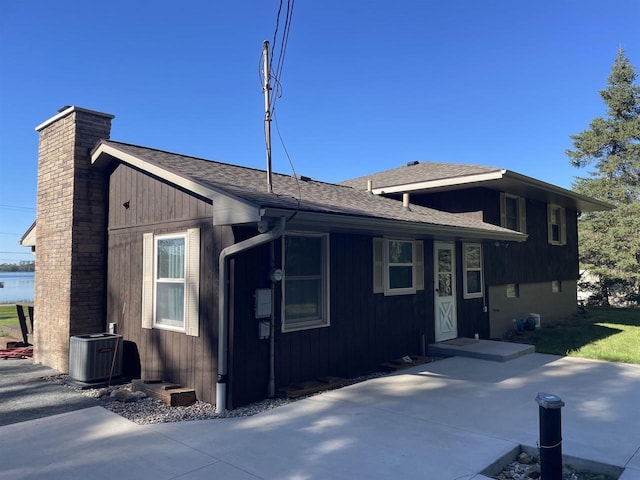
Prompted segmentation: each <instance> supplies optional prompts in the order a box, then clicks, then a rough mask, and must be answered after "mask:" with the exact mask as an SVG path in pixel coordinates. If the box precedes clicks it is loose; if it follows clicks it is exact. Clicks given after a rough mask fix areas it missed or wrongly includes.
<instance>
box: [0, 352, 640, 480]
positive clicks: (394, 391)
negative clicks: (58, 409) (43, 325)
mask: <svg viewBox="0 0 640 480" xmlns="http://www.w3.org/2000/svg"><path fill="white" fill-rule="evenodd" d="M540 391H545V392H549V393H554V394H556V395H559V396H560V397H561V398H562V399H563V400H564V401H565V403H566V406H565V407H564V408H563V410H562V416H563V438H564V443H563V451H564V453H565V454H568V455H572V456H575V457H580V458H585V459H589V460H593V461H599V462H603V463H609V464H613V465H618V466H622V467H627V470H626V471H625V473H624V475H623V477H621V478H622V480H640V468H638V467H639V466H640V454H639V453H638V452H639V451H640V416H638V415H637V405H639V404H640V366H637V365H623V364H613V363H607V362H597V361H590V360H581V359H572V358H562V357H556V356H552V355H541V354H533V355H527V356H524V357H521V358H518V359H516V360H513V361H510V362H504V363H498V362H491V361H484V360H478V359H470V358H462V357H454V358H448V359H445V360H441V361H438V362H434V363H430V364H425V365H420V366H416V367H413V368H411V369H408V370H405V371H402V372H398V373H396V374H392V375H389V376H385V377H382V378H378V379H374V380H370V381H367V382H363V383H360V384H357V385H352V386H349V387H345V388H343V389H340V390H335V391H332V392H327V393H324V394H321V395H317V396H314V397H309V398H307V399H304V400H300V401H298V402H295V403H291V404H288V405H285V406H283V407H279V408H277V409H274V410H271V411H268V412H264V413H262V414H260V415H256V416H253V417H245V418H233V419H225V420H208V421H197V422H183V423H173V424H157V425H150V426H139V425H135V424H133V423H130V422H128V421H127V420H124V419H122V418H121V417H118V416H117V415H114V414H112V413H110V412H107V411H106V410H104V409H102V408H100V407H95V408H90V409H84V410H80V411H77V412H71V413H65V414H62V415H56V416H53V417H49V418H43V419H39V420H32V421H29V422H24V423H19V424H14V425H9V426H5V427H0V452H1V453H2V456H3V458H5V459H7V461H4V462H3V464H2V465H4V466H5V467H7V466H8V468H9V470H6V469H4V470H1V471H0V476H1V475H4V474H7V472H9V474H10V475H8V476H7V478H11V479H22V478H24V479H27V478H29V479H30V480H32V479H38V478H43V479H44V478H47V479H52V478H54V479H55V478H85V477H92V478H98V479H101V478H105V479H106V478H143V479H144V478H154V479H165V478H166V479H169V478H185V479H193V480H198V479H201V478H202V479H204V478H229V479H232V480H234V479H237V480H252V479H276V478H278V479H280V478H285V479H313V478H332V479H333V478H335V479H347V478H349V479H352V478H368V479H374V480H375V479H388V478H429V479H430V478H434V479H438V480H441V479H442V480H446V479H451V480H453V479H471V478H475V479H477V480H479V479H481V478H483V477H482V476H480V475H478V473H479V472H480V471H481V470H482V469H484V468H485V467H486V466H487V465H489V464H490V463H492V462H493V461H494V460H496V459H497V458H499V457H501V456H502V455H504V454H506V453H507V452H508V451H510V450H511V449H512V448H513V447H514V446H516V445H518V444H524V445H529V446H535V444H536V440H537V438H538V405H537V404H536V403H535V400H534V399H535V396H536V395H537V393H538V392H540ZM2 465H0V466H2ZM107 475H108V477H107Z"/></svg>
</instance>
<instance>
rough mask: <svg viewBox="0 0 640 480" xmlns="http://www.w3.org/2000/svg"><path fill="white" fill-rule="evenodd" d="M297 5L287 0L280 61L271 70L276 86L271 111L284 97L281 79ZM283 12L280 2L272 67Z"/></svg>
mask: <svg viewBox="0 0 640 480" xmlns="http://www.w3.org/2000/svg"><path fill="white" fill-rule="evenodd" d="M294 5H295V0H287V11H286V13H285V21H284V27H283V29H282V35H281V39H280V42H279V52H278V59H277V62H275V63H276V67H275V69H273V68H271V71H270V72H269V77H270V78H273V79H274V81H275V83H276V85H275V87H274V88H273V89H272V90H271V99H270V103H271V111H272V112H273V110H274V109H275V106H276V100H277V99H278V98H280V97H281V96H282V84H281V83H280V78H281V76H282V69H283V68H284V59H285V57H286V53H287V45H288V43H289V33H290V32H291V19H292V18H293V7H294ZM281 11H282V1H280V7H279V8H278V17H277V19H276V29H275V31H274V34H273V45H272V46H271V65H273V60H274V58H275V56H274V55H275V48H276V43H278V29H279V25H280V15H281Z"/></svg>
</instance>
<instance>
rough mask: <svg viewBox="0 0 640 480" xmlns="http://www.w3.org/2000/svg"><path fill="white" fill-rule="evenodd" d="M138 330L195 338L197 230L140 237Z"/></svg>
mask: <svg viewBox="0 0 640 480" xmlns="http://www.w3.org/2000/svg"><path fill="white" fill-rule="evenodd" d="M142 263H143V265H142V270H143V285H142V327H143V328H160V329H165V330H174V331H178V332H185V333H187V334H188V335H193V336H198V334H199V331H198V328H199V325H198V323H199V319H198V306H199V305H198V304H199V298H200V295H199V288H200V285H199V273H200V230H199V229H197V228H194V229H189V230H188V231H187V232H186V233H176V234H170V235H156V236H154V234H153V233H145V234H144V235H143V261H142Z"/></svg>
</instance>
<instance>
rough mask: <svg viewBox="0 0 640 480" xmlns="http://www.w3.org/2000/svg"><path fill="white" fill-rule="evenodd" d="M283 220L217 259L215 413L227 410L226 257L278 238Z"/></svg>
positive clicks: (232, 246) (229, 249)
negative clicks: (217, 322)
mask: <svg viewBox="0 0 640 480" xmlns="http://www.w3.org/2000/svg"><path fill="white" fill-rule="evenodd" d="M285 223H286V222H285V219H284V217H281V218H280V219H279V221H278V223H277V225H276V226H275V227H273V228H272V229H271V230H269V231H267V232H265V233H261V234H259V235H256V236H255V237H251V238H248V239H246V240H243V241H242V242H239V243H234V244H233V245H229V246H228V247H226V248H224V249H222V251H221V252H220V256H219V257H218V278H219V283H218V321H219V325H218V380H217V385H216V413H223V412H224V411H225V410H226V409H227V380H228V367H227V360H228V359H227V352H228V348H229V341H228V338H227V335H228V329H229V328H228V327H229V316H228V315H227V312H228V308H227V296H228V294H229V285H228V279H227V277H228V276H229V275H228V265H227V257H230V256H232V255H235V254H236V253H240V252H243V251H245V250H249V249H251V248H254V247H257V246H259V245H262V244H264V243H267V242H270V241H273V240H275V239H277V238H280V237H281V236H282V234H283V233H284V226H285Z"/></svg>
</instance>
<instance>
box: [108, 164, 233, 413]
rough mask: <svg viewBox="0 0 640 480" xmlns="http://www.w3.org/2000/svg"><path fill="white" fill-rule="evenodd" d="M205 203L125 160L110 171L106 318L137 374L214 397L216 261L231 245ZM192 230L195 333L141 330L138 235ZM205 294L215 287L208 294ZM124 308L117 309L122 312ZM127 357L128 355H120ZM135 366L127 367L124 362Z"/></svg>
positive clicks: (200, 396) (201, 396) (228, 232)
mask: <svg viewBox="0 0 640 480" xmlns="http://www.w3.org/2000/svg"><path fill="white" fill-rule="evenodd" d="M211 218H212V207H211V204H210V203H209V202H207V201H206V200H205V199H202V198H198V197H195V196H193V195H190V194H188V193H186V192H184V191H182V190H180V189H178V188H175V187H173V186H171V185H168V184H166V183H163V182H161V181H159V180H158V179H154V178H152V177H150V176H148V175H146V174H143V173H141V172H139V171H137V170H135V169H133V168H130V167H127V166H125V165H118V166H117V167H116V168H115V170H114V171H113V172H112V173H111V175H110V186H109V236H108V286H107V289H108V291H107V315H108V316H107V321H108V322H117V323H118V328H119V332H120V333H122V334H123V336H124V339H125V340H126V341H128V342H130V343H128V348H129V350H130V351H137V352H138V354H139V356H140V367H141V376H142V378H161V379H163V380H166V381H169V382H175V383H180V384H182V385H184V386H187V387H191V388H195V389H196V395H197V397H198V399H201V400H204V401H207V402H215V388H216V376H217V338H218V335H217V332H218V321H217V317H218V310H217V308H218V303H217V288H218V284H217V278H218V276H217V272H216V271H214V270H217V259H218V255H219V252H220V249H221V248H223V247H224V246H226V245H227V244H230V243H232V240H233V237H232V232H231V230H230V229H229V228H222V227H215V228H214V227H213V226H212V221H211ZM192 227H199V228H200V259H201V262H200V264H201V267H200V306H199V307H200V308H199V312H200V335H199V336H198V337H192V336H188V335H185V334H184V333H178V332H171V331H167V330H159V329H153V330H149V329H143V328H141V318H142V311H141V296H142V295H141V292H142V236H143V234H144V233H146V232H153V233H155V234H162V233H170V232H183V231H185V230H186V229H187V228H192ZM211 292H215V295H212V294H211ZM123 311H124V315H123V314H122V312H123ZM127 359H128V361H129V362H134V361H135V356H134V355H127ZM124 368H125V370H129V371H135V366H133V365H125V366H124Z"/></svg>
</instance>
